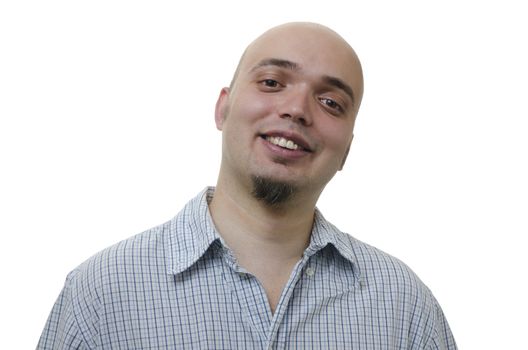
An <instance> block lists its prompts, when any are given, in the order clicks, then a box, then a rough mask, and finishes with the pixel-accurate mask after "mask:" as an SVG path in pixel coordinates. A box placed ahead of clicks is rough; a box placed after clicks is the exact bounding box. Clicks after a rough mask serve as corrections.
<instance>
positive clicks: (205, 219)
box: [166, 187, 220, 274]
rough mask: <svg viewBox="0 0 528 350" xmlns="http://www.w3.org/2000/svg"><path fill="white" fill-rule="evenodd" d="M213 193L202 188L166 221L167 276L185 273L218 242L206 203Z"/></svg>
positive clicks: (218, 238)
mask: <svg viewBox="0 0 528 350" xmlns="http://www.w3.org/2000/svg"><path fill="white" fill-rule="evenodd" d="M213 193H214V188H213V187H207V188H205V189H204V190H202V191H201V192H200V193H199V194H198V195H197V196H196V197H194V198H193V199H192V200H191V201H189V202H188V203H187V204H186V205H185V207H184V208H183V209H182V210H181V211H180V213H179V214H178V215H176V217H175V218H174V219H172V220H171V221H169V226H170V227H169V234H168V238H167V239H168V242H167V245H166V247H167V248H166V254H167V269H168V271H167V272H168V273H171V274H178V273H180V272H182V271H185V270H186V269H188V268H189V267H190V266H191V265H193V264H194V263H195V262H196V261H198V259H200V258H201V257H202V256H203V255H204V254H205V252H206V251H207V250H208V249H209V247H210V246H211V245H212V244H213V243H214V242H215V241H218V240H220V235H219V234H218V232H217V231H216V229H215V227H214V224H213V219H212V218H211V214H210V212H209V201H210V200H211V198H212V196H213Z"/></svg>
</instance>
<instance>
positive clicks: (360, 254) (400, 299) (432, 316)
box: [347, 235, 456, 349]
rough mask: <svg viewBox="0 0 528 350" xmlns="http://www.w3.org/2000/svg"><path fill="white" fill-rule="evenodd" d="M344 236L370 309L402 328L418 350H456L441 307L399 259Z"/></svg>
mask: <svg viewBox="0 0 528 350" xmlns="http://www.w3.org/2000/svg"><path fill="white" fill-rule="evenodd" d="M347 236H348V239H349V242H350V246H351V247H352V249H353V252H354V257H355V260H356V264H357V269H358V271H359V275H360V279H361V284H362V286H363V293H364V295H368V297H367V298H368V299H370V300H371V302H372V304H371V305H372V306H373V307H374V308H379V309H383V310H384V313H386V314H387V313H389V314H392V316H393V317H394V319H397V320H398V322H401V324H403V325H405V329H407V330H408V334H409V336H410V337H411V339H413V341H414V342H415V344H419V348H429V347H431V348H434V349H436V348H445V349H448V348H449V349H454V348H456V345H454V339H453V336H452V334H451V331H450V329H449V326H448V324H447V321H446V319H445V316H444V314H443V312H442V309H441V307H440V305H439V304H438V302H437V300H436V299H435V297H434V295H433V293H432V292H431V290H430V289H429V288H428V287H427V286H426V285H425V284H424V283H423V282H422V280H421V279H420V278H419V277H418V276H417V275H416V273H415V272H414V271H413V270H412V269H411V268H410V267H409V266H407V265H406V264H405V263H404V262H402V261H401V260H400V259H398V258H396V257H394V256H392V255H390V254H387V253H386V252H384V251H382V250H380V249H378V248H375V247H373V246H371V245H369V244H366V243H364V242H361V241H359V240H357V239H355V238H353V237H351V236H349V235H347ZM435 344H436V345H437V344H444V345H445V346H443V345H442V346H440V347H435V346H436V345H435Z"/></svg>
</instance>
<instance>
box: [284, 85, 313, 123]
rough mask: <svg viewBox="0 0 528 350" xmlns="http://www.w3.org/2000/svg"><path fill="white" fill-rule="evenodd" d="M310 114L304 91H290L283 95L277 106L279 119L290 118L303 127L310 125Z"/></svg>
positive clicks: (306, 95)
mask: <svg viewBox="0 0 528 350" xmlns="http://www.w3.org/2000/svg"><path fill="white" fill-rule="evenodd" d="M310 114H311V113H310V108H309V97H308V93H306V92H304V91H291V92H290V93H289V94H287V95H285V97H284V99H283V101H282V103H281V105H280V106H279V115H280V117H281V118H290V119H292V120H293V121H295V122H298V123H301V124H302V125H304V126H309V125H311V124H312V117H311V115H310Z"/></svg>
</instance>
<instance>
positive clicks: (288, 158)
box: [216, 25, 363, 195]
mask: <svg viewBox="0 0 528 350" xmlns="http://www.w3.org/2000/svg"><path fill="white" fill-rule="evenodd" d="M362 83H363V81H362V73H361V67H360V64H359V61H358V60H357V57H356V56H355V54H354V53H353V51H352V49H351V48H350V47H349V46H348V45H347V44H346V43H345V42H344V41H342V39H341V38H339V37H338V36H337V35H335V33H332V32H330V31H328V30H326V29H322V28H318V27H314V26H313V25H304V26H303V25H293V26H284V27H279V28H276V29H274V30H272V31H270V32H267V33H266V34H264V35H263V36H262V37H260V38H259V39H257V40H256V41H255V42H254V43H253V44H252V45H250V47H249V48H248V50H247V51H246V53H245V55H244V58H243V59H242V61H241V63H240V66H239V70H238V75H237V77H236V81H235V82H234V84H233V86H232V89H231V90H229V89H224V90H222V93H221V94H220V98H219V101H218V103H217V111H216V123H217V127H218V129H220V130H222V131H223V156H222V170H221V171H223V172H224V171H227V172H228V173H229V174H230V175H231V176H233V177H234V178H233V179H240V178H241V179H245V178H247V177H248V176H259V177H263V178H268V179H271V180H273V181H278V182H283V183H289V184H292V185H294V186H295V187H297V188H299V189H301V190H303V189H304V190H309V191H311V192H313V193H316V194H317V195H318V194H319V193H320V191H322V189H323V188H324V186H325V185H326V184H327V183H328V181H330V179H331V178H332V177H333V176H334V174H335V173H336V172H337V171H338V170H340V169H341V168H342V166H343V164H344V161H345V159H346V156H347V153H348V149H349V147H350V144H351V142H352V137H353V128H354V121H355V117H356V114H357V110H358V108H359V104H360V101H361V97H362V89H363V86H362Z"/></svg>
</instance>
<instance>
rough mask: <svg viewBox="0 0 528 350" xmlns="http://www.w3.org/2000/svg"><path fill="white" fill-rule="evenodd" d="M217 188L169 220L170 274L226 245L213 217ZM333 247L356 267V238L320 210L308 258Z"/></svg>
mask: <svg viewBox="0 0 528 350" xmlns="http://www.w3.org/2000/svg"><path fill="white" fill-rule="evenodd" d="M213 195H214V187H207V188H205V189H204V190H202V191H201V192H200V193H199V194H198V195H197V196H196V197H195V198H193V199H192V200H191V201H189V202H188V203H187V204H186V205H185V207H184V208H183V209H182V211H181V212H180V213H179V214H178V215H177V216H176V217H175V218H174V219H172V220H171V221H169V223H168V225H169V234H168V238H167V239H168V244H167V248H166V249H167V251H166V254H167V269H168V271H167V272H168V273H171V274H178V273H180V272H182V271H185V270H186V269H188V268H189V267H190V266H191V265H193V264H194V263H195V262H196V261H198V260H199V259H200V258H201V257H202V256H203V255H204V254H205V252H206V251H207V250H208V249H209V247H211V245H213V243H215V242H220V243H222V239H221V237H220V235H219V234H218V232H217V230H216V228H215V226H214V223H213V219H212V217H211V214H210V212H209V201H210V200H211V199H212V197H213ZM328 245H331V246H332V247H334V248H335V249H337V251H338V252H339V254H340V255H341V256H342V257H344V258H345V259H347V260H348V261H349V262H351V263H353V264H354V265H355V262H356V259H355V254H354V249H353V238H352V237H351V236H349V235H347V234H345V233H343V232H341V231H340V230H338V229H337V228H336V227H335V226H334V225H332V224H331V223H330V222H328V221H327V220H326V219H325V218H324V217H323V215H322V214H321V212H320V211H319V210H318V209H316V210H315V216H314V224H313V227H312V236H311V239H310V244H309V246H308V248H306V251H305V253H304V255H305V256H306V257H310V256H311V255H314V254H315V253H317V252H318V251H320V250H322V249H323V248H325V247H327V246H328Z"/></svg>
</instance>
